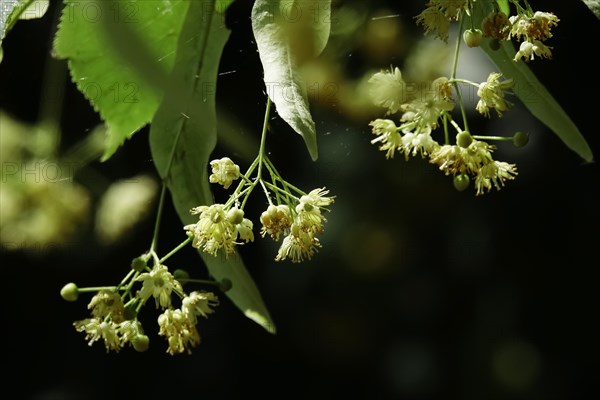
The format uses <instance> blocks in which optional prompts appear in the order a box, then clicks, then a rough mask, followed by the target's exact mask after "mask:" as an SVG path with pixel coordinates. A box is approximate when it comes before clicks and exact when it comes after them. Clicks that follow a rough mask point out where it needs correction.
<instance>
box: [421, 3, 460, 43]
mask: <svg viewBox="0 0 600 400" xmlns="http://www.w3.org/2000/svg"><path fill="white" fill-rule="evenodd" d="M467 6H468V1H467V0H429V2H427V8H425V10H423V12H421V13H420V14H419V15H417V16H416V17H415V18H416V20H417V24H418V25H422V26H423V27H424V29H425V32H426V33H430V32H434V33H435V35H436V36H437V37H439V38H440V39H442V40H443V41H445V42H447V41H448V30H449V29H450V22H452V21H457V20H458V18H459V17H460V14H461V12H462V11H463V10H465V9H466V7H467Z"/></svg>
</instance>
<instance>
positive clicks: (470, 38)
mask: <svg viewBox="0 0 600 400" xmlns="http://www.w3.org/2000/svg"><path fill="white" fill-rule="evenodd" d="M482 37H483V32H481V29H467V30H466V31H464V32H463V40H464V41H465V43H466V45H467V46H469V47H479V45H480V44H481V38H482Z"/></svg>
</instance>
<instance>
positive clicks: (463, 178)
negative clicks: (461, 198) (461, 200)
mask: <svg viewBox="0 0 600 400" xmlns="http://www.w3.org/2000/svg"><path fill="white" fill-rule="evenodd" d="M470 181H471V180H470V179H469V175H465V174H460V175H456V176H455V177H454V181H453V184H454V188H455V189H456V190H458V191H459V192H463V191H465V190H466V189H467V188H468V187H469V183H470Z"/></svg>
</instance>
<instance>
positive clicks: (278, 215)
mask: <svg viewBox="0 0 600 400" xmlns="http://www.w3.org/2000/svg"><path fill="white" fill-rule="evenodd" d="M384 80H385V78H384ZM386 82H387V83H389V84H391V85H394V83H393V81H389V80H386ZM397 95H400V94H399V93H398V92H397V91H396V90H395V88H394V90H390V92H389V95H388V96H387V97H386V98H385V99H392V98H393V97H394V98H395V96H397ZM389 107H392V108H393V107H395V104H393V103H390V104H389ZM222 160H227V161H226V162H227V163H228V165H229V166H228V168H229V169H230V170H233V171H239V167H238V166H237V165H235V164H229V162H230V161H231V160H230V159H229V158H223V159H221V160H214V161H212V162H211V163H210V164H211V166H213V171H214V168H215V167H214V166H215V165H219V163H221V162H222ZM259 164H261V165H264V167H265V168H266V169H267V170H269V173H270V174H269V175H270V176H271V182H268V181H266V180H264V179H263V178H262V176H260V175H259V176H257V177H256V178H255V179H253V180H251V179H250V176H251V175H252V173H253V172H254V171H255V169H256V167H257V166H258V165H259ZM260 170H261V168H258V171H260ZM243 177H244V179H243V180H242V181H241V182H240V184H239V185H238V187H237V188H236V190H235V191H234V192H233V194H231V196H230V197H229V200H228V201H227V202H226V203H225V204H220V203H217V204H212V205H210V206H206V205H203V206H199V207H196V208H194V209H192V210H191V213H192V214H199V219H198V222H196V223H194V224H190V225H186V226H184V229H185V231H187V233H188V236H189V237H190V239H191V240H192V246H193V247H195V248H197V249H200V250H202V251H203V252H205V253H207V254H210V255H212V256H217V255H218V254H219V251H220V250H221V249H222V250H223V251H224V254H225V256H226V257H227V256H230V255H232V254H233V253H234V251H235V246H236V245H240V244H244V243H248V242H252V241H254V233H253V226H254V224H253V222H252V221H251V220H250V219H248V218H245V217H244V211H243V209H244V205H245V204H246V201H247V199H248V197H249V195H250V193H251V192H252V191H253V189H254V188H255V187H256V186H260V187H262V189H263V191H264V193H265V196H266V198H267V201H268V203H269V206H268V207H267V209H266V210H265V211H264V212H263V213H262V214H261V215H260V222H261V224H262V227H261V230H260V235H261V237H263V238H264V237H265V236H267V235H269V236H270V237H271V238H272V239H273V240H275V241H280V240H281V241H282V243H281V246H280V248H279V250H278V252H277V255H276V256H275V260H276V261H282V260H288V259H289V260H291V261H292V262H301V261H304V260H310V259H311V258H312V256H313V255H314V254H315V253H316V252H317V251H318V249H319V248H320V247H321V243H320V241H319V239H318V237H317V236H318V235H319V234H321V233H323V231H324V223H325V222H326V221H327V219H326V218H325V216H324V212H326V211H328V208H327V207H328V206H330V205H331V204H333V202H334V197H328V196H327V194H328V193H329V190H326V189H325V188H318V189H314V190H312V191H310V192H309V193H305V192H303V191H301V190H300V189H297V188H296V187H295V186H293V185H291V184H290V183H289V182H286V181H285V180H284V179H283V178H282V177H281V176H280V175H279V173H278V172H277V171H276V169H275V167H274V166H273V165H272V164H271V162H270V161H269V160H268V158H266V157H259V158H257V160H255V162H254V163H253V164H252V165H251V166H250V168H249V169H248V171H247V172H246V174H244V176H243ZM211 181H212V180H211ZM215 181H216V179H215ZM240 198H243V200H242V201H241V204H240ZM273 198H274V199H273ZM282 238H283V239H282Z"/></svg>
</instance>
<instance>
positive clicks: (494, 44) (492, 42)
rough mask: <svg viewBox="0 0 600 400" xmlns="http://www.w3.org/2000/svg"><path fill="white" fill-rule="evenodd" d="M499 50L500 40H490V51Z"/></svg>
mask: <svg viewBox="0 0 600 400" xmlns="http://www.w3.org/2000/svg"><path fill="white" fill-rule="evenodd" d="M499 48H500V39H492V40H490V49H492V50H493V51H496V50H498V49H499Z"/></svg>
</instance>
